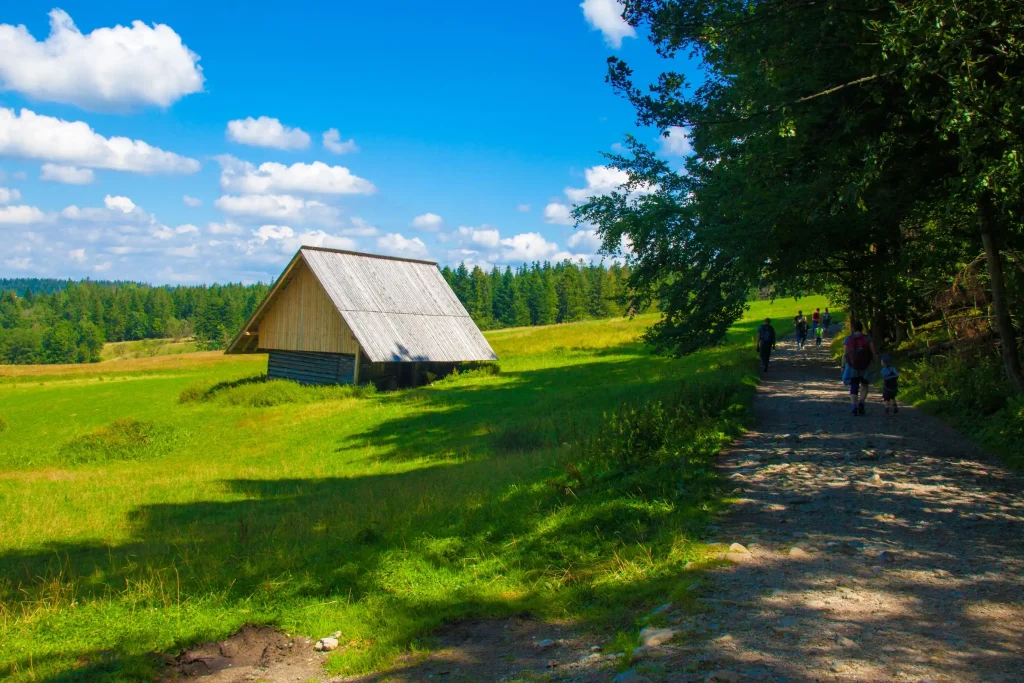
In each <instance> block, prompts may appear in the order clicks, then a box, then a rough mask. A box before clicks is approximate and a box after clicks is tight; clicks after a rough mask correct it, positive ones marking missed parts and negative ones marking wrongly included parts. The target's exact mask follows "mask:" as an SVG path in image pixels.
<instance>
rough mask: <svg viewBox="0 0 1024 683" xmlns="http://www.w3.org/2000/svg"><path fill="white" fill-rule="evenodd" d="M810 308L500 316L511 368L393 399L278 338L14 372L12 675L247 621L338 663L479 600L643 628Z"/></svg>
mask: <svg viewBox="0 0 1024 683" xmlns="http://www.w3.org/2000/svg"><path fill="white" fill-rule="evenodd" d="M797 305H798V304H795V303H794V302H792V301H786V302H776V303H775V304H774V305H772V304H770V303H768V302H759V303H755V304H752V306H751V310H750V311H749V312H748V314H747V316H746V317H745V318H744V320H743V321H741V322H739V323H737V324H736V325H735V326H734V328H733V330H732V331H731V333H730V335H729V338H728V340H727V342H726V343H724V344H722V345H720V346H718V347H716V348H713V349H708V350H705V351H702V352H700V353H697V354H694V355H692V356H688V357H686V358H682V359H673V358H664V357H658V356H652V355H651V354H650V352H649V350H648V349H647V348H645V347H644V345H643V344H642V343H641V342H640V341H639V336H640V334H641V333H642V331H643V329H644V328H645V326H646V325H649V324H650V323H652V322H653V321H654V319H655V318H654V317H652V316H641V317H638V318H636V319H634V320H625V319H623V320H612V321H592V322H582V323H575V324H569V325H558V326H552V327H544V328H518V329H509V330H501V331H495V332H490V333H488V334H487V337H488V339H489V341H490V343H491V345H492V346H493V348H494V350H495V351H496V353H497V354H498V356H499V358H500V359H501V360H500V362H499V363H498V364H497V367H496V368H492V367H484V368H480V369H476V370H473V371H469V372H464V373H462V374H460V375H457V376H452V377H449V378H446V379H444V380H441V381H439V382H437V383H435V384H433V385H431V386H428V387H422V388H418V389H414V390H408V391H399V392H393V393H376V392H373V391H372V390H366V389H360V390H357V391H354V390H352V389H351V388H348V387H332V388H312V387H309V388H306V387H298V386H297V385H293V384H290V383H285V382H266V381H262V378H261V377H260V375H261V373H262V372H263V371H264V370H265V367H266V358H265V357H264V356H220V355H218V354H210V353H199V354H181V355H176V356H165V357H154V358H144V359H128V360H112V361H107V362H104V363H101V364H96V365H93V366H50V367H45V366H37V367H33V368H27V369H26V368H18V367H13V366H0V420H2V422H0V677H7V678H10V679H12V680H15V681H29V680H61V681H65V680H66V681H71V680H83V681H85V680H88V681H95V680H111V681H121V680H126V681H132V680H151V679H152V678H153V677H154V675H156V674H158V672H159V662H160V660H159V658H157V657H156V656H155V654H154V653H174V652H176V651H177V650H178V649H180V648H182V647H186V646H189V645H192V644H195V643H198V642H202V641H207V640H212V639H219V638H223V637H224V636H226V635H228V634H230V633H232V632H233V631H235V630H237V629H238V628H239V627H240V626H242V625H243V624H247V623H252V624H274V625H276V626H278V627H280V628H282V629H284V630H286V631H287V632H289V633H293V634H295V633H298V634H303V635H307V636H311V637H322V636H324V635H327V634H330V633H331V632H334V631H341V632H342V633H343V638H342V640H343V643H344V644H345V646H344V647H343V648H340V649H339V650H338V651H336V652H334V653H333V654H332V655H331V658H330V659H329V661H328V667H329V669H330V670H331V671H333V672H358V671H365V670H370V669H373V668H375V667H379V666H382V665H385V664H386V663H387V662H388V661H390V660H391V659H392V658H394V657H395V656H396V655H397V654H399V653H401V652H403V651H407V650H408V649H409V648H417V647H427V646H428V644H429V639H427V640H424V638H426V637H427V636H429V634H430V632H431V630H433V629H435V628H436V627H438V626H439V625H441V624H443V623H444V622H446V621H451V620H454V619H460V618H472V617H480V616H504V615H512V614H531V615H534V616H536V617H537V618H541V619H561V620H572V621H576V622H578V623H580V624H581V625H584V626H585V627H588V628H593V629H595V630H597V631H600V632H603V633H612V634H614V633H615V632H616V631H620V630H622V631H626V632H627V633H628V632H631V630H632V629H633V627H634V625H635V624H636V619H637V615H638V614H642V613H643V611H644V610H646V609H648V608H649V607H650V606H651V605H652V604H656V603H657V601H659V600H660V601H664V599H665V598H666V597H667V596H671V595H672V593H673V591H675V590H676V589H677V586H680V585H688V583H692V577H691V578H690V580H689V581H687V578H688V577H687V573H689V572H690V571H692V569H691V570H686V569H684V565H685V564H686V563H687V562H689V561H691V560H696V561H698V562H699V561H701V560H702V559H703V558H706V557H707V556H708V552H707V549H706V546H704V545H703V544H702V543H701V542H700V540H699V539H700V537H701V532H702V529H703V527H704V525H705V524H706V522H707V521H708V519H709V518H710V516H711V515H713V514H714V513H715V512H716V511H718V510H720V509H721V508H722V506H723V505H724V504H725V502H726V501H725V499H724V497H723V496H724V495H725V494H724V493H723V490H722V488H721V486H720V483H719V481H718V480H717V477H716V475H715V473H714V469H713V458H714V455H715V453H716V452H717V451H718V450H719V449H720V448H721V447H722V446H723V445H724V444H726V443H728V442H729V441H730V440H731V439H732V438H734V437H735V436H736V435H737V434H738V433H739V432H740V431H741V430H742V428H743V425H744V423H745V421H746V420H747V419H748V414H749V413H748V409H749V404H750V401H751V397H752V394H753V388H754V386H755V384H756V379H757V372H756V363H755V359H754V353H753V335H754V332H753V331H754V328H755V327H756V324H757V321H759V320H760V319H761V318H763V317H764V316H765V315H771V316H772V317H776V318H779V320H780V321H782V320H785V319H787V318H791V317H792V315H793V314H794V312H795V308H796V306H797ZM815 305H824V300H818V299H815V298H808V299H802V300H800V301H799V306H800V307H802V308H803V309H804V310H805V311H807V310H808V309H809V308H810V309H813V307H814V306H815ZM777 329H778V330H779V333H780V336H781V335H785V334H787V333H788V331H789V327H788V324H787V323H785V322H780V324H779V325H778V326H777Z"/></svg>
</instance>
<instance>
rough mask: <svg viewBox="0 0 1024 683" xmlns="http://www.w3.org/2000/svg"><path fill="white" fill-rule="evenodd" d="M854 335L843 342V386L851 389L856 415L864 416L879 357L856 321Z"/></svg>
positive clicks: (852, 409)
mask: <svg viewBox="0 0 1024 683" xmlns="http://www.w3.org/2000/svg"><path fill="white" fill-rule="evenodd" d="M851 327H852V329H853V334H851V335H850V336H848V337H847V338H846V339H845V340H844V341H843V350H844V360H845V365H844V367H843V384H846V385H849V387H850V406H851V412H852V413H853V414H854V415H863V414H864V401H866V400H867V397H868V388H869V387H870V385H871V364H872V363H873V362H874V360H875V356H876V355H878V354H877V353H876V352H875V344H874V342H872V341H871V337H869V336H868V335H866V334H864V325H863V323H861V322H860V321H859V320H856V321H854V322H853V323H852V325H851Z"/></svg>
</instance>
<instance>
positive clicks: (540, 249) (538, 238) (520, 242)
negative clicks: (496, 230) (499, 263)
mask: <svg viewBox="0 0 1024 683" xmlns="http://www.w3.org/2000/svg"><path fill="white" fill-rule="evenodd" d="M501 245H502V246H503V247H505V253H504V259H505V261H508V262H513V263H521V262H524V261H541V260H544V259H546V258H548V257H550V256H551V255H552V254H554V253H555V252H556V251H558V245H557V244H555V243H554V242H548V241H547V240H546V239H544V237H543V236H542V235H541V234H540V233H536V232H526V233H522V234H520V235H516V236H514V237H510V238H507V239H503V240H501Z"/></svg>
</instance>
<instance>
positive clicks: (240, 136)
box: [227, 116, 310, 149]
mask: <svg viewBox="0 0 1024 683" xmlns="http://www.w3.org/2000/svg"><path fill="white" fill-rule="evenodd" d="M227 136H228V140H232V141H234V142H240V143H241V144H243V145H252V146H254V147H273V148H274V149H306V148H307V147H309V140H310V138H309V133H307V132H306V131H304V130H302V129H301V128H290V127H288V126H285V125H283V124H282V123H281V122H280V121H278V120H277V119H275V118H271V117H269V116H261V117H259V118H258V119H254V118H253V117H251V116H249V117H246V118H244V119H236V120H234V121H228V130H227Z"/></svg>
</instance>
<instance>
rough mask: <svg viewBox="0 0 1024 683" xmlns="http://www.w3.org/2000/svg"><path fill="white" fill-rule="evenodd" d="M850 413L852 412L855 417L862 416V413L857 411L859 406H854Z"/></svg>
mask: <svg viewBox="0 0 1024 683" xmlns="http://www.w3.org/2000/svg"><path fill="white" fill-rule="evenodd" d="M850 412H851V413H852V414H853V415H854V416H857V415H860V411H859V410H857V406H853V408H852V409H851V410H850Z"/></svg>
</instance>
